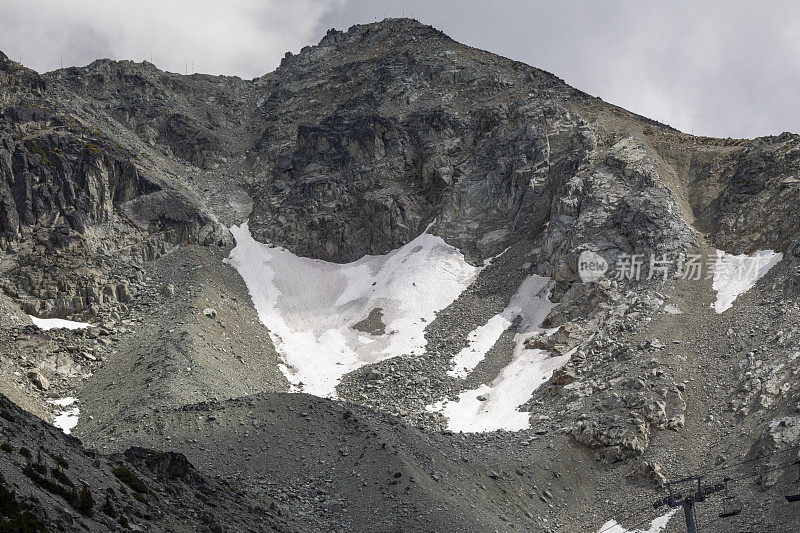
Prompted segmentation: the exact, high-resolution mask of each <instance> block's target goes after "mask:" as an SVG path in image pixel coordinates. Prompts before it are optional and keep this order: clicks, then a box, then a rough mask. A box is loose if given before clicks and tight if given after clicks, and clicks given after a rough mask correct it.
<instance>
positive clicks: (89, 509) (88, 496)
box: [75, 483, 94, 516]
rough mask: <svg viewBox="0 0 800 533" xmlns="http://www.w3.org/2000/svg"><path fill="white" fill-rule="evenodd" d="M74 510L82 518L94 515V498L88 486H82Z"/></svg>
mask: <svg viewBox="0 0 800 533" xmlns="http://www.w3.org/2000/svg"><path fill="white" fill-rule="evenodd" d="M75 508H76V509H77V510H78V511H79V512H80V513H81V514H82V515H84V516H92V515H93V514H94V498H93V497H92V491H91V490H90V489H89V485H87V484H86V483H84V484H83V488H82V489H81V492H80V493H79V494H78V501H77V502H76V503H75Z"/></svg>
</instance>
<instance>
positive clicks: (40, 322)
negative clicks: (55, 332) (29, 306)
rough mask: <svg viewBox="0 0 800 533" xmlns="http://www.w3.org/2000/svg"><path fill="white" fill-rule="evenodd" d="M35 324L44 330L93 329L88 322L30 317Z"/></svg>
mask: <svg viewBox="0 0 800 533" xmlns="http://www.w3.org/2000/svg"><path fill="white" fill-rule="evenodd" d="M28 316H29V317H30V319H31V321H32V322H33V324H34V325H35V326H36V327H37V328H39V329H42V330H48V329H59V328H64V329H86V328H88V327H91V326H92V325H91V324H87V323H86V322H73V321H72V320H64V319H63V318H37V317H35V316H33V315H28Z"/></svg>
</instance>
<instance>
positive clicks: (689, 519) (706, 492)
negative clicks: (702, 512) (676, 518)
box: [653, 476, 727, 533]
mask: <svg viewBox="0 0 800 533" xmlns="http://www.w3.org/2000/svg"><path fill="white" fill-rule="evenodd" d="M695 483H696V484H697V485H696V486H694V484H695ZM690 484H691V485H690ZM686 485H689V487H690V488H687V489H684V490H685V493H684V492H683V491H681V490H678V489H679V488H680V487H682V486H684V487H685V486H686ZM726 487H727V483H724V482H722V483H716V484H714V485H705V486H704V485H703V476H693V477H687V478H684V479H679V480H678V481H672V482H669V483H667V496H665V497H664V498H661V499H660V500H658V501H656V502H655V503H653V509H658V508H659V507H661V506H662V505H667V506H669V507H671V508H673V509H674V508H675V507H683V516H684V518H685V519H686V532H687V533H697V518H696V517H695V504H697V503H700V502H704V501H705V500H706V497H708V496H710V495H711V494H714V493H716V492H722V491H724V490H725V488H726Z"/></svg>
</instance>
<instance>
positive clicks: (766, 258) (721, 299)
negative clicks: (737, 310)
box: [712, 250, 783, 313]
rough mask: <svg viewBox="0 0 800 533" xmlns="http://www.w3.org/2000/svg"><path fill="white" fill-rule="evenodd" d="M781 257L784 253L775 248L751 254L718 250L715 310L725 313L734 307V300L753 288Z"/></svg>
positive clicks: (715, 272)
mask: <svg viewBox="0 0 800 533" xmlns="http://www.w3.org/2000/svg"><path fill="white" fill-rule="evenodd" d="M781 259H783V254H782V253H777V252H775V251H774V250H759V251H757V252H756V253H754V254H753V255H749V256H748V255H733V254H727V253H725V252H723V251H722V250H717V260H716V262H715V264H714V282H713V285H712V287H713V289H714V290H715V291H717V300H716V301H715V302H714V304H713V305H712V307H713V308H714V310H715V311H716V312H717V313H724V312H725V311H727V310H728V309H730V308H731V307H733V302H734V300H736V298H738V297H739V296H740V295H741V294H744V293H745V292H747V291H749V290H750V289H752V288H753V287H754V286H755V284H756V282H758V280H760V279H761V278H763V277H764V276H765V275H766V274H767V272H769V270H770V269H771V268H772V267H774V266H775V265H777V264H778V263H779V262H780V261H781Z"/></svg>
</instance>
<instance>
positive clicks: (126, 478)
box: [111, 466, 147, 494]
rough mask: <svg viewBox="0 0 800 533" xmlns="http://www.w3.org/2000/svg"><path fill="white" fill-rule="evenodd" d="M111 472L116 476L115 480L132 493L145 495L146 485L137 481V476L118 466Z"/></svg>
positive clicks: (139, 480)
mask: <svg viewBox="0 0 800 533" xmlns="http://www.w3.org/2000/svg"><path fill="white" fill-rule="evenodd" d="M111 472H112V473H113V474H114V475H115V476H117V479H119V480H120V481H122V482H123V483H125V484H126V485H127V486H129V487H130V488H131V489H132V490H133V491H134V492H137V493H139V494H147V485H145V484H144V481H142V480H141V479H139V476H137V475H136V474H134V473H133V472H131V471H130V470H129V469H128V468H125V467H124V466H120V467H117V468H115V469H113V470H112V471H111Z"/></svg>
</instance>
